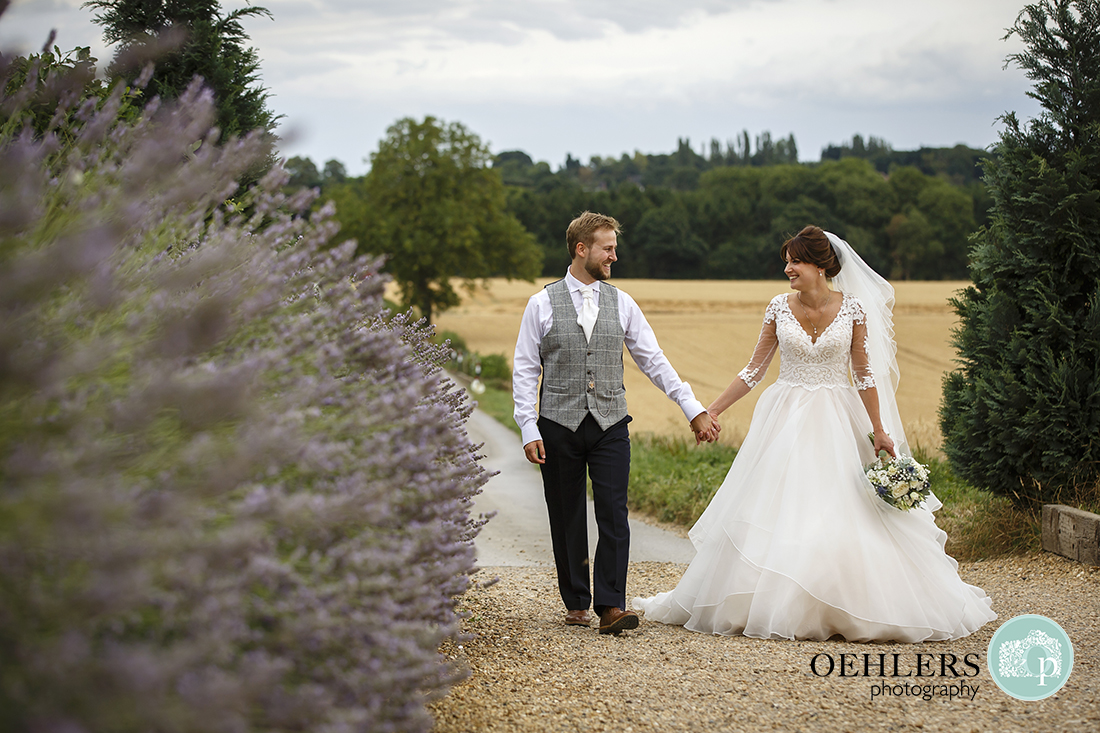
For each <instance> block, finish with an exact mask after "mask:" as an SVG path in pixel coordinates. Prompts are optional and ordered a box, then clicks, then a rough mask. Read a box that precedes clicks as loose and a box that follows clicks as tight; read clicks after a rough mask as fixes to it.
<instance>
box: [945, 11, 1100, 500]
mask: <svg viewBox="0 0 1100 733" xmlns="http://www.w3.org/2000/svg"><path fill="white" fill-rule="evenodd" d="M1011 35H1016V36H1018V37H1019V38H1020V39H1021V40H1022V41H1023V42H1024V46H1025V50H1023V51H1022V52H1020V53H1018V54H1013V55H1011V56H1009V61H1010V62H1015V63H1016V64H1017V65H1019V66H1020V67H1021V68H1022V69H1023V70H1024V71H1025V72H1026V74H1027V76H1028V78H1029V79H1031V80H1032V81H1033V82H1034V88H1033V90H1032V91H1031V92H1029V96H1031V97H1033V98H1034V99H1036V100H1038V102H1039V103H1040V104H1041V105H1042V111H1041V113H1040V114H1039V115H1038V116H1037V117H1036V118H1035V119H1034V120H1031V121H1029V122H1027V123H1026V124H1024V123H1021V122H1020V120H1019V119H1017V117H1016V116H1015V114H1012V113H1009V114H1007V115H1005V116H1004V117H1003V118H1002V119H1003V122H1004V123H1005V129H1004V131H1003V132H1002V133H1001V138H1000V142H999V143H998V145H997V146H996V150H995V151H994V152H995V153H996V155H995V157H994V159H992V160H990V161H987V162H986V165H985V180H986V183H987V185H988V186H989V188H990V191H991V193H992V196H993V201H994V204H993V208H992V211H991V214H992V216H991V219H990V223H989V225H988V226H986V227H983V228H982V229H981V230H979V231H978V232H977V233H976V234H975V235H974V236H973V237H972V240H971V241H972V243H973V245H972V250H971V265H970V273H971V276H972V278H973V281H974V284H973V286H972V287H969V288H967V289H966V290H965V291H963V292H962V293H960V297H958V298H957V299H956V300H955V301H954V305H955V308H956V311H957V312H958V314H959V316H960V319H961V322H960V326H959V328H958V329H957V331H956V332H955V338H954V344H955V347H956V348H957V349H958V353H959V358H958V361H959V364H960V368H959V369H958V370H957V371H955V372H953V373H951V374H950V375H949V376H948V377H947V379H946V380H945V382H944V401H943V406H942V407H941V411H940V418H941V427H942V428H943V434H944V450H945V452H946V453H947V455H948V457H949V458H950V460H951V463H952V465H953V467H954V468H955V470H956V471H957V472H958V473H959V474H961V475H962V476H964V477H965V478H966V479H968V480H970V481H971V482H973V483H975V484H977V485H980V486H987V487H989V488H990V489H991V490H993V491H994V492H996V493H999V494H1004V495H1007V496H1010V497H1013V498H1014V499H1015V500H1016V501H1017V502H1019V503H1022V504H1027V503H1033V502H1051V501H1067V500H1070V501H1072V500H1078V501H1081V500H1084V501H1089V500H1093V501H1094V500H1095V498H1096V497H1097V479H1098V476H1100V0H1042V2H1038V3H1035V4H1031V5H1028V6H1026V7H1025V8H1024V9H1023V11H1021V13H1020V14H1019V16H1017V19H1016V22H1015V24H1014V25H1013V26H1012V28H1010V29H1009V34H1008V36H1006V38H1007V37H1009V36H1011Z"/></svg>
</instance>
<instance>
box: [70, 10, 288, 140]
mask: <svg viewBox="0 0 1100 733" xmlns="http://www.w3.org/2000/svg"><path fill="white" fill-rule="evenodd" d="M83 7H86V8H92V9H93V10H95V11H97V13H96V17H95V20H94V22H95V23H96V24H97V25H100V26H102V27H103V37H104V39H105V40H106V41H107V42H108V43H112V44H118V49H117V52H116V54H115V58H114V61H113V62H112V64H111V68H110V69H109V73H110V74H111V76H119V75H121V76H126V77H131V76H133V75H134V74H135V73H136V70H135V69H133V68H131V64H132V63H133V62H134V61H135V60H137V59H141V58H142V57H144V56H148V55H153V56H155V57H156V58H155V60H156V68H155V70H154V72H153V78H152V80H151V81H150V83H149V86H148V90H147V91H148V94H150V95H157V96H160V97H162V98H165V99H175V98H176V97H178V96H179V95H180V94H182V93H183V92H184V90H186V89H187V87H188V85H189V84H190V83H191V80H192V79H193V78H194V77H195V76H201V77H202V78H203V83H204V84H205V85H206V86H207V87H209V88H210V89H211V90H212V91H213V92H214V100H215V104H216V105H217V115H218V118H217V124H218V127H219V128H220V129H221V132H222V135H223V136H227V135H237V136H242V135H244V134H245V133H248V132H251V131H252V130H257V129H259V130H264V131H265V132H268V133H270V132H273V131H274V129H275V123H276V122H277V119H278V118H277V117H276V115H275V114H274V113H273V112H272V111H271V110H270V109H268V107H267V99H268V96H269V95H268V92H267V90H266V89H264V87H263V86H262V84H261V83H260V77H259V73H260V61H259V56H258V55H257V54H256V50H255V49H254V48H251V47H249V46H248V45H247V44H248V40H249V39H248V34H247V33H245V31H244V28H243V27H242V26H241V19H243V18H246V17H250V16H261V15H264V16H267V17H269V18H270V17H271V13H270V12H269V11H268V10H267V9H266V8H262V7H259V6H256V5H249V6H247V7H244V8H238V9H236V10H234V11H232V12H229V13H225V12H223V11H222V8H221V4H220V3H219V2H218V1H217V0H87V2H85V3H84V5H83ZM165 34H170V35H176V36H178V47H177V48H175V49H174V50H173V51H171V52H170V53H168V54H167V55H165V56H160V54H159V53H158V49H159V48H160V47H161V46H162V45H163V44H160V43H158V40H161V39H163V37H164V35H165Z"/></svg>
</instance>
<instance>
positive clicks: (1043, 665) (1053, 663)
mask: <svg viewBox="0 0 1100 733" xmlns="http://www.w3.org/2000/svg"><path fill="white" fill-rule="evenodd" d="M1047 662H1050V671H1049V672H1047V671H1046V670H1047ZM1057 671H1058V661H1057V660H1056V659H1055V658H1054V657H1039V687H1046V686H1047V682H1046V680H1047V677H1049V676H1051V675H1053V674H1054V673H1055V672H1057Z"/></svg>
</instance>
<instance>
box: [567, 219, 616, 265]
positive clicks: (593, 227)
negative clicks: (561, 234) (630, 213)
mask: <svg viewBox="0 0 1100 733" xmlns="http://www.w3.org/2000/svg"><path fill="white" fill-rule="evenodd" d="M601 229H610V230H611V231H613V232H615V233H616V234H622V227H621V226H620V224H619V222H617V221H615V218H614V217H611V216H606V215H604V214H595V213H593V212H591V211H585V212H584V213H582V214H581V215H580V216H578V217H577V218H576V219H574V220H573V221H571V222H569V227H568V228H567V229H566V230H565V246H566V247H568V248H569V260H570V261H572V260H573V258H574V257H576V256H577V245H578V244H580V243H581V242H584V243H585V244H587V245H591V244H592V235H593V234H595V233H596V232H598V231H600V230H601Z"/></svg>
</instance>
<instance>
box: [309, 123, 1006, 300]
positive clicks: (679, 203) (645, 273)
mask: <svg viewBox="0 0 1100 733" xmlns="http://www.w3.org/2000/svg"><path fill="white" fill-rule="evenodd" d="M749 142H750V141H749V135H748V133H747V132H745V133H742V135H741V136H740V137H738V138H737V139H735V140H732V141H728V142H727V143H725V144H722V143H721V142H720V141H718V140H711V141H710V145H709V147H704V148H703V152H699V151H696V150H695V149H693V148H692V146H691V144H690V141H689V140H687V139H682V140H680V141H679V144H678V147H677V150H676V151H675V152H674V153H668V154H643V153H639V152H635V153H634V155H633V156H629V155H626V154H625V153H624V154H623V155H622V156H621V157H620V158H618V159H615V158H613V157H607V158H602V157H599V156H594V157H592V158H591V160H590V161H589V162H588V164H587V165H584V164H582V163H581V162H580V161H578V160H576V159H575V158H573V156H572V155H570V156H568V157H567V158H566V162H565V164H564V165H563V166H561V167H560V168H559V169H558V170H557V171H553V170H551V168H550V165H549V164H547V163H545V162H536V161H534V160H532V159H531V157H530V156H528V155H527V154H526V153H524V152H522V151H517V150H513V151H505V152H502V153H499V154H497V155H496V156H494V159H493V168H494V169H496V170H499V171H500V174H501V177H502V179H503V181H504V183H505V185H506V189H507V194H508V202H507V205H508V209H509V210H510V211H511V213H513V214H514V215H515V216H516V217H517V218H518V219H519V220H520V222H522V223H523V225H524V227H526V228H527V230H528V231H530V232H531V233H532V234H533V235H534V236H535V238H536V239H537V241H538V243H539V245H540V246H541V248H542V250H543V254H544V257H543V270H542V271H543V275H545V276H556V275H560V274H562V273H563V272H564V270H565V267H566V266H567V265H568V255H567V253H566V249H565V226H566V224H568V223H569V221H570V220H571V219H572V218H573V217H574V216H575V215H576V214H578V213H579V212H581V211H584V210H591V211H600V212H603V213H607V214H610V215H612V216H614V217H616V218H617V219H618V220H619V221H620V222H621V223H622V224H623V234H622V236H621V237H620V240H619V241H620V245H619V250H620V258H619V262H618V264H617V265H616V267H615V274H616V276H618V277H644V278H689V279H697V278H710V279H724V278H728V279H762V278H773V277H779V276H780V275H781V272H782V268H783V266H782V263H781V262H780V260H779V254H778V252H779V245H780V244H781V243H782V241H783V239H784V238H785V237H787V236H789V235H791V234H793V233H795V232H797V231H798V230H799V229H801V228H802V227H803V226H805V225H806V224H810V223H813V224H817V225H819V226H822V227H825V228H826V229H829V230H831V231H834V232H836V233H837V234H839V235H841V236H842V237H844V238H846V239H847V240H848V241H849V242H850V243H851V244H852V246H853V247H855V248H856V249H857V250H858V251H859V252H860V253H861V254H863V256H864V257H865V258H866V259H867V261H868V263H869V264H871V265H872V266H873V267H875V268H876V269H877V270H879V271H880V272H882V273H884V274H886V275H888V276H889V277H891V278H893V279H916V280H936V279H965V278H966V277H967V269H966V263H967V252H968V242H967V238H968V236H969V235H970V234H971V233H972V232H973V231H974V230H975V229H976V228H977V227H978V226H980V225H982V224H984V223H985V222H986V212H987V210H988V208H989V205H990V198H989V195H988V193H987V192H986V189H985V186H984V184H983V183H982V182H981V179H980V176H981V166H980V161H981V159H982V158H985V157H988V156H989V153H987V152H985V151H982V150H976V149H973V148H968V147H966V146H963V145H959V146H956V147H954V148H921V149H920V150H915V151H896V150H893V149H892V148H891V147H890V146H889V145H888V144H887V143H885V142H884V141H882V140H880V139H878V138H874V137H871V138H869V139H867V140H866V141H865V140H864V138H863V137H862V136H860V135H856V136H855V137H854V138H853V139H852V141H851V142H850V143H844V144H841V145H830V146H829V147H827V148H825V149H824V150H823V151H822V154H821V161H820V162H817V163H798V162H797V161H798V150H797V146H796V143H795V139H794V136H793V135H791V136H789V137H787V138H780V139H778V140H773V139H772V137H771V135H770V134H768V133H763V134H762V135H759V136H757V137H756V139H755V146H753V148H750V145H749ZM704 153H706V154H704ZM287 166H288V168H289V169H290V170H291V172H292V174H293V176H294V178H293V180H292V183H293V184H298V185H311V186H321V187H322V189H323V190H325V192H326V193H329V192H330V189H331V188H332V187H336V186H340V187H345V191H344V192H343V193H344V194H345V195H343V196H334V197H336V198H340V199H342V200H343V201H344V202H345V203H344V205H345V206H346V205H347V204H346V202H347V200H348V199H347V196H346V194H347V187H351V186H352V185H353V183H354V179H348V178H347V176H346V174H345V173H344V167H343V165H342V164H340V163H339V162H338V161H329V162H328V163H326V165H325V167H324V171H323V172H319V171H318V170H317V168H316V166H315V165H314V164H313V163H312V161H309V160H308V159H302V158H292V159H291V160H290V161H288V163H287ZM331 193H333V194H335V193H336V192H335V191H332V192H331ZM349 214H350V212H349ZM338 216H339V215H338Z"/></svg>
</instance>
